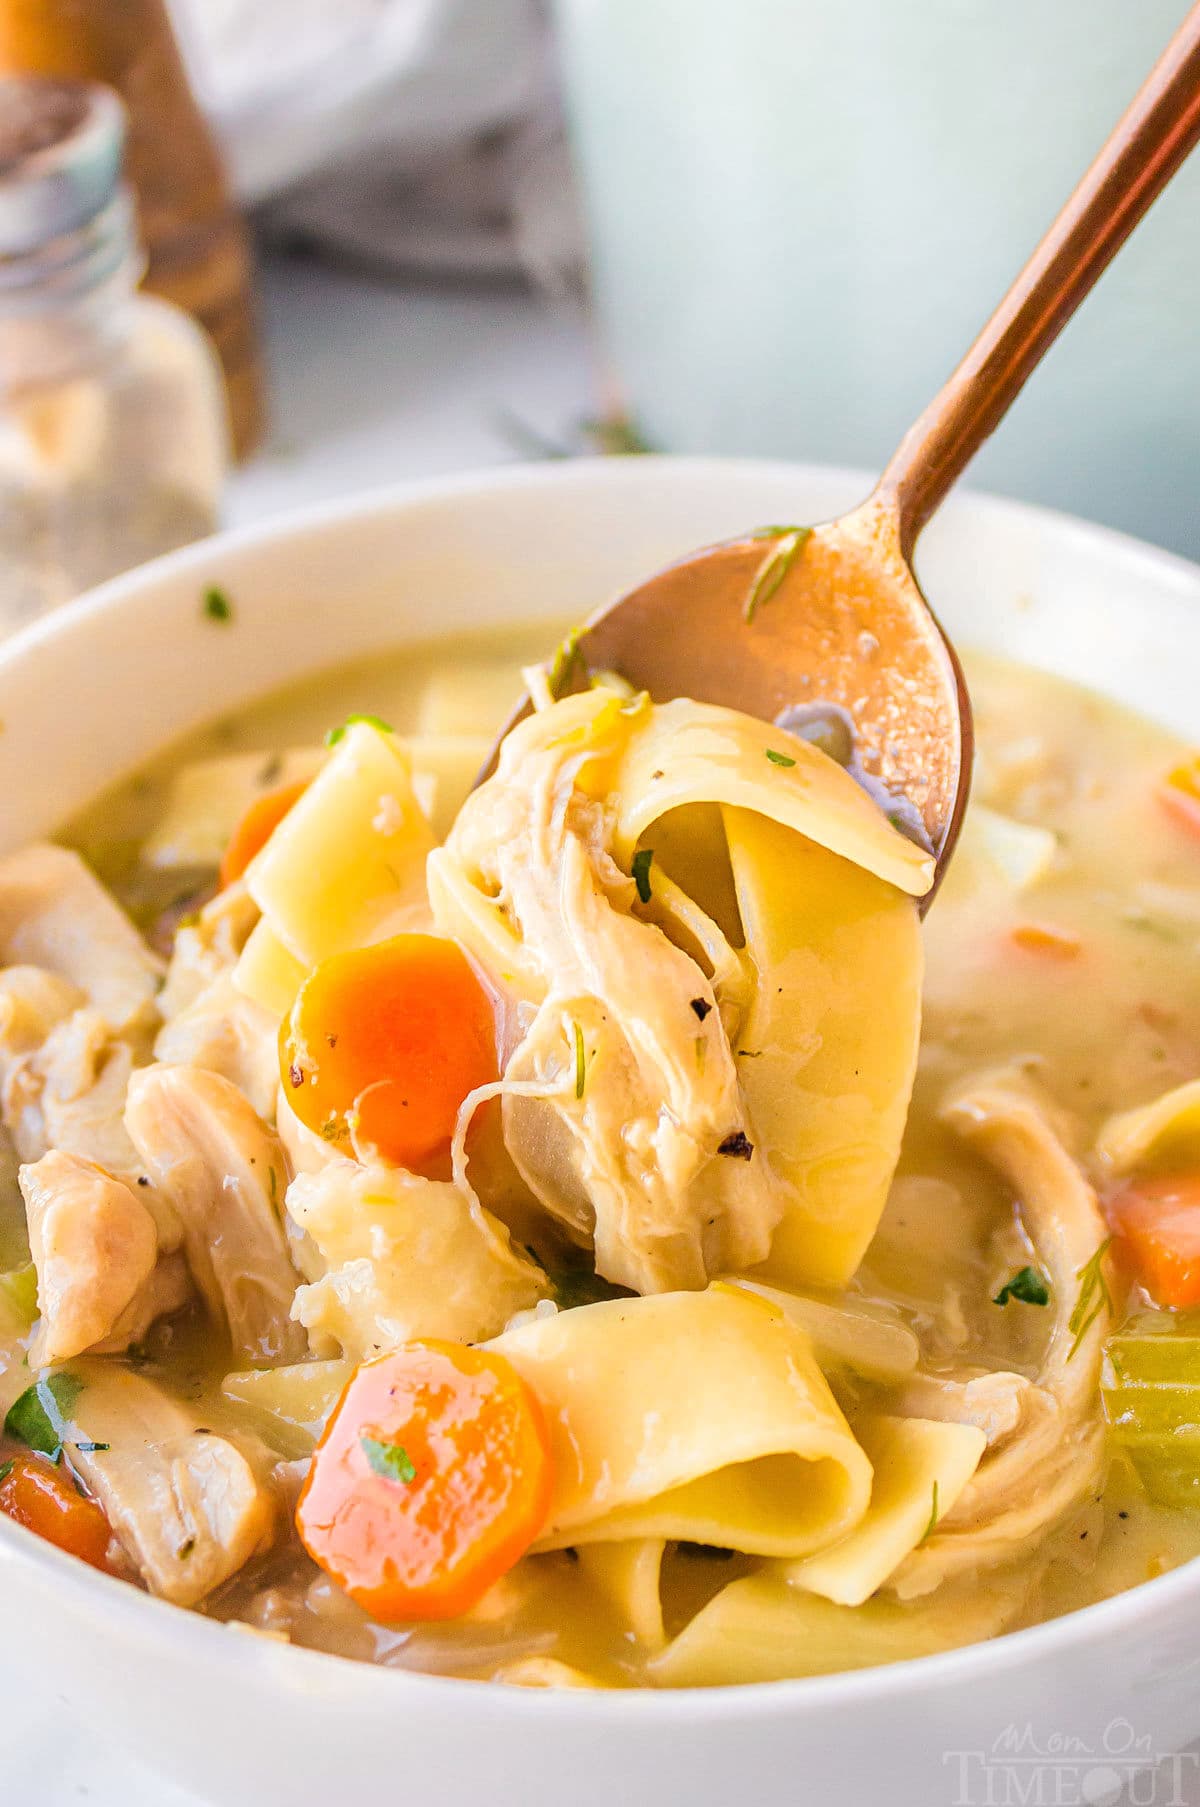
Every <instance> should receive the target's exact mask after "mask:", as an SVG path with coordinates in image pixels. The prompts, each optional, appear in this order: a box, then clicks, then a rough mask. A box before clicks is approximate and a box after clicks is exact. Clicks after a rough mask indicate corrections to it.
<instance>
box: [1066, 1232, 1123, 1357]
mask: <svg viewBox="0 0 1200 1807" xmlns="http://www.w3.org/2000/svg"><path fill="white" fill-rule="evenodd" d="M1111 1241H1112V1237H1111V1236H1106V1237H1105V1238H1104V1241H1103V1242H1102V1243H1101V1244H1100V1247H1099V1248H1098V1249H1097V1250H1096V1252H1095V1254H1094V1255H1093V1256H1092V1257H1091V1258H1090V1260H1088V1261H1085V1262H1084V1264H1083V1266H1082V1267H1081V1268H1080V1269H1079V1271H1078V1272H1077V1273H1076V1275H1075V1278H1076V1279H1077V1280H1078V1281H1079V1297H1078V1298H1077V1299H1076V1301H1075V1309H1074V1311H1073V1312H1072V1313H1071V1316H1070V1320H1069V1322H1068V1324H1067V1329H1068V1330H1069V1331H1070V1332H1071V1335H1072V1336H1073V1337H1074V1338H1075V1341H1074V1342H1073V1343H1072V1344H1071V1347H1070V1349H1069V1350H1068V1351H1067V1360H1068V1361H1070V1360H1071V1357H1072V1356H1073V1355H1075V1354H1076V1353H1077V1352H1078V1349H1079V1345H1080V1343H1082V1341H1083V1339H1084V1337H1085V1336H1086V1335H1087V1333H1088V1331H1089V1330H1090V1329H1091V1327H1092V1325H1093V1324H1094V1323H1095V1322H1096V1319H1097V1318H1098V1317H1099V1316H1100V1313H1101V1312H1102V1311H1111V1310H1112V1295H1111V1294H1110V1292H1109V1290H1108V1282H1107V1280H1106V1279H1105V1278H1104V1257H1105V1255H1106V1254H1107V1253H1108V1245H1109V1244H1110V1242H1111Z"/></svg>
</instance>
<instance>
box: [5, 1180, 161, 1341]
mask: <svg viewBox="0 0 1200 1807" xmlns="http://www.w3.org/2000/svg"><path fill="white" fill-rule="evenodd" d="M18 1180H19V1182H20V1187H21V1196H22V1197H23V1198H24V1200H25V1216H26V1220H27V1222H28V1225H29V1246H30V1251H31V1253H32V1256H33V1263H34V1266H35V1267H36V1269H37V1277H38V1308H39V1310H40V1312H41V1322H40V1324H39V1326H38V1332H37V1337H36V1339H35V1341H34V1344H33V1347H32V1349H31V1351H30V1360H31V1362H32V1363H33V1365H34V1366H36V1367H39V1368H40V1367H46V1366H48V1365H49V1364H50V1363H51V1362H61V1361H67V1360H69V1358H70V1357H71V1356H73V1355H79V1354H81V1353H82V1352H83V1351H84V1350H85V1349H91V1348H92V1347H93V1346H94V1345H95V1344H97V1343H100V1342H102V1341H103V1340H104V1339H105V1338H106V1337H108V1336H111V1334H112V1332H113V1328H114V1326H115V1325H116V1324H117V1323H118V1321H119V1320H120V1318H121V1316H122V1314H123V1313H124V1312H126V1311H127V1310H128V1309H129V1307H130V1305H131V1304H132V1302H133V1300H134V1299H135V1298H136V1296H137V1295H138V1293H139V1292H140V1291H141V1289H142V1288H143V1287H144V1286H145V1284H146V1282H147V1281H148V1280H149V1278H150V1275H151V1274H152V1273H153V1271H154V1266H155V1262H156V1260H157V1258H158V1234H157V1231H156V1229H155V1225H154V1219H153V1218H152V1217H151V1215H150V1213H149V1211H147V1209H146V1207H145V1205H143V1204H142V1203H141V1201H140V1199H138V1198H137V1197H136V1196H135V1195H134V1193H133V1192H132V1191H131V1189H130V1188H129V1187H128V1186H126V1185H125V1184H124V1182H123V1181H121V1180H118V1179H114V1178H113V1176H112V1175H111V1174H110V1173H105V1171H104V1169H103V1168H102V1167H97V1166H95V1165H94V1164H93V1163H92V1162H91V1161H81V1160H80V1159H79V1157H78V1156H77V1155H71V1154H64V1153H62V1152H60V1151H59V1150H53V1151H52V1152H51V1153H49V1154H46V1155H43V1156H42V1158H41V1160H40V1161H38V1162H36V1163H35V1164H34V1165H33V1166H25V1167H22V1168H21V1170H20V1173H19V1174H18Z"/></svg>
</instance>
